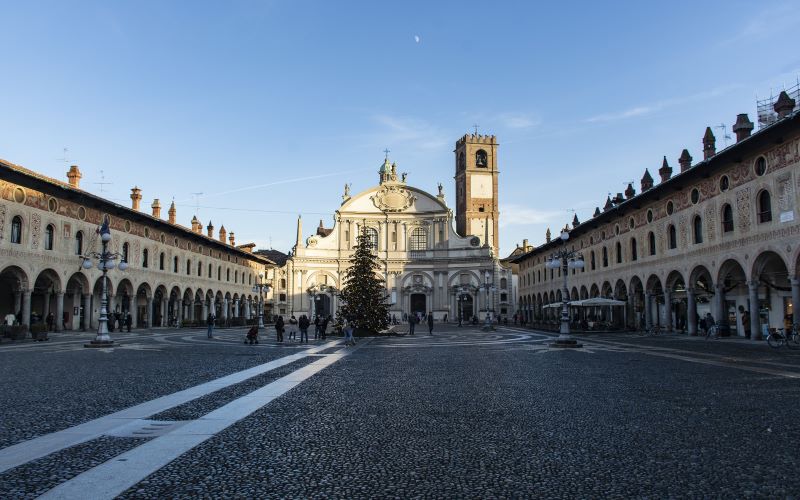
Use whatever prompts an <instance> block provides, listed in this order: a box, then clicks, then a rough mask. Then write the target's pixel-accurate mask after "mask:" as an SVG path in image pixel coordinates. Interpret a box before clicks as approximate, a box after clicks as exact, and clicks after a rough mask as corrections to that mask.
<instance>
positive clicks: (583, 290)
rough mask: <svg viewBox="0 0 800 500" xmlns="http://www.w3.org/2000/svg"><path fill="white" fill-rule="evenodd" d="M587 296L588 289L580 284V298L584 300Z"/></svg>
mask: <svg viewBox="0 0 800 500" xmlns="http://www.w3.org/2000/svg"><path fill="white" fill-rule="evenodd" d="M588 298H589V290H587V289H586V285H581V292H580V299H581V300H585V299H588Z"/></svg>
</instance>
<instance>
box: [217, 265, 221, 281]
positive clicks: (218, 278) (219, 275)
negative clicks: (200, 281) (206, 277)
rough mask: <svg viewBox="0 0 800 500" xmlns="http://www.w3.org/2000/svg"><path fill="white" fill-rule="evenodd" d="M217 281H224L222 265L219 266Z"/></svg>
mask: <svg viewBox="0 0 800 500" xmlns="http://www.w3.org/2000/svg"><path fill="white" fill-rule="evenodd" d="M217 281H222V266H217Z"/></svg>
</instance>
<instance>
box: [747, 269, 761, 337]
mask: <svg viewBox="0 0 800 500" xmlns="http://www.w3.org/2000/svg"><path fill="white" fill-rule="evenodd" d="M747 286H748V288H749V291H750V338H751V339H752V340H761V317H760V316H759V314H758V309H759V307H758V281H751V282H750V283H748V284H747Z"/></svg>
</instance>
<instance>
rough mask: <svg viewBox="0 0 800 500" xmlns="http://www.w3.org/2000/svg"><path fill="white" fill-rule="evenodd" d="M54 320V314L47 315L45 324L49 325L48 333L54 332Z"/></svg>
mask: <svg viewBox="0 0 800 500" xmlns="http://www.w3.org/2000/svg"><path fill="white" fill-rule="evenodd" d="M54 318H55V317H54V316H53V313H52V312H50V313H48V314H47V319H45V322H46V323H47V331H48V332H52V331H53V321H54Z"/></svg>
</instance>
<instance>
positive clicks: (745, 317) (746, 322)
mask: <svg viewBox="0 0 800 500" xmlns="http://www.w3.org/2000/svg"><path fill="white" fill-rule="evenodd" d="M739 313H740V314H741V315H742V327H744V336H745V337H747V338H748V339H749V338H750V311H745V310H744V307H742V306H739Z"/></svg>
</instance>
